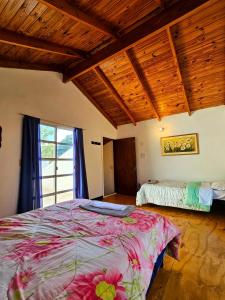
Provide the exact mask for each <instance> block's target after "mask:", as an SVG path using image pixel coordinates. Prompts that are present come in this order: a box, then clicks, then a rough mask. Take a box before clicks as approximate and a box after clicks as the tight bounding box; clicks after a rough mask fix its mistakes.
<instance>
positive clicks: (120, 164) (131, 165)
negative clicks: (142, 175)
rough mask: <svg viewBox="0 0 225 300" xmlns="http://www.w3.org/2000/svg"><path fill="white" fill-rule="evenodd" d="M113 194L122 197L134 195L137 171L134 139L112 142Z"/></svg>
mask: <svg viewBox="0 0 225 300" xmlns="http://www.w3.org/2000/svg"><path fill="white" fill-rule="evenodd" d="M113 146H114V147H113V148H114V176H115V192H116V193H118V194H123V195H136V192H137V169H136V149H135V138H134V137H132V138H126V139H119V140H114V141H113Z"/></svg>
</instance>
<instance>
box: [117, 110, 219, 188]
mask: <svg viewBox="0 0 225 300" xmlns="http://www.w3.org/2000/svg"><path fill="white" fill-rule="evenodd" d="M160 127H164V128H165V130H164V132H163V133H161V132H160V131H159V128H160ZM195 132H196V133H198V134H199V144H200V154H199V155H180V156H161V154H160V137H161V136H170V135H178V134H185V133H195ZM132 136H135V137H136V143H137V145H136V151H137V171H138V182H139V183H144V182H146V181H147V180H148V179H150V178H151V179H163V180H164V179H165V180H166V179H172V180H203V181H204V180H215V179H218V180H221V179H223V180H225V107H224V106H219V107H214V108H208V109H204V110H199V111H196V112H194V113H192V115H191V116H188V115H187V114H179V115H173V116H170V117H166V118H163V119H162V121H160V122H159V121H156V120H149V121H143V122H140V123H138V124H137V126H136V127H135V126H133V125H123V126H119V128H118V138H125V137H132Z"/></svg>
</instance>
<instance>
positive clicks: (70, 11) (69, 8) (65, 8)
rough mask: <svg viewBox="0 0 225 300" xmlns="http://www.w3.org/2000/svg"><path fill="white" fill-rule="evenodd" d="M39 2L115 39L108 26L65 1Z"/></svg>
mask: <svg viewBox="0 0 225 300" xmlns="http://www.w3.org/2000/svg"><path fill="white" fill-rule="evenodd" d="M39 2H41V3H43V4H45V5H46V6H48V7H50V8H52V9H55V10H57V11H58V12H60V13H62V14H64V15H66V16H67V17H69V18H71V19H73V20H75V21H79V22H82V23H84V24H86V25H88V26H90V27H92V28H95V29H97V30H99V31H101V32H103V33H104V34H107V35H110V36H112V37H114V38H116V39H117V35H116V33H115V32H114V31H113V30H112V29H111V28H110V27H109V26H107V25H105V24H104V22H103V21H100V20H98V19H97V18H96V17H93V16H91V15H90V14H87V13H85V12H83V11H81V10H80V9H79V8H78V7H76V6H74V5H71V4H69V3H68V2H66V1H65V0H60V1H58V0H39Z"/></svg>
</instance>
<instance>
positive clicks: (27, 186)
mask: <svg viewBox="0 0 225 300" xmlns="http://www.w3.org/2000/svg"><path fill="white" fill-rule="evenodd" d="M40 147H41V146H40V119H37V118H33V117H29V116H24V119H23V133H22V156H21V170H20V186H19V199H18V210H17V212H18V213H24V212H26V211H30V210H32V209H36V208H39V207H41V183H40V178H41V168H40V154H41V148H40Z"/></svg>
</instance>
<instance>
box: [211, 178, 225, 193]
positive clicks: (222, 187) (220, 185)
mask: <svg viewBox="0 0 225 300" xmlns="http://www.w3.org/2000/svg"><path fill="white" fill-rule="evenodd" d="M211 187H212V189H214V190H218V191H225V181H222V180H221V181H214V182H213V183H212V184H211Z"/></svg>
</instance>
